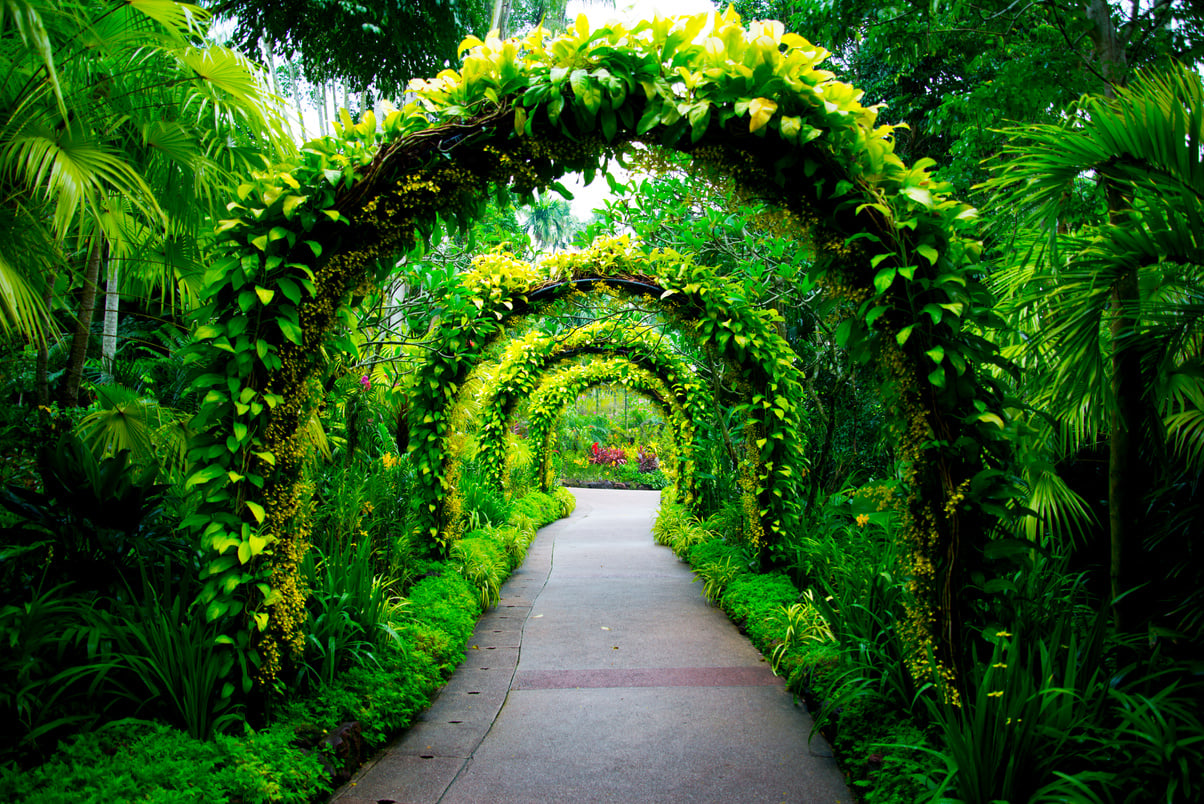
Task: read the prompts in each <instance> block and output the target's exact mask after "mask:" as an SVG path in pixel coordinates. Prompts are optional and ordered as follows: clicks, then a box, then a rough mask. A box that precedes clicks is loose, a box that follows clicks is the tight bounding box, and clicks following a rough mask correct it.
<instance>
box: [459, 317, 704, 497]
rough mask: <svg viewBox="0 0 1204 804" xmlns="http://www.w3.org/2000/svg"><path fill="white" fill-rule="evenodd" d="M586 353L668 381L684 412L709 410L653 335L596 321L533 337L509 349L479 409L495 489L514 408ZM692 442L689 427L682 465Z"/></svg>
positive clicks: (689, 376) (684, 367)
mask: <svg viewBox="0 0 1204 804" xmlns="http://www.w3.org/2000/svg"><path fill="white" fill-rule="evenodd" d="M588 354H601V355H607V356H616V355H618V356H622V357H623V358H624V359H625V361H626V362H628V363H631V364H633V365H635V366H638V367H640V368H642V369H644V370H646V371H647V372H649V373H650V374H653V375H655V376H656V377H657V378H658V379H660V380H661V381H663V382H664V384H665V385H666V387H667V390H668V392H669V395H670V399H671V400H672V401H673V403H674V404H675V405H676V406H677V407H678V408H679V409H681V410H688V411H691V412H693V413H694V414H695V415H698V416H702V415H705V414H706V413H708V412H709V411H710V410H711V407H712V405H711V399H710V394H709V393H708V392H707V389H706V388H705V386H703V385H701V384H700V383H699V382H697V380H696V379H695V373H694V371H693V370H692V369H691V367H690V366H689V364H688V363H687V362H686V361H685V360H684V359H683V358H681V357H680V356H679V355H677V354H675V353H674V352H673V350H672V349H670V348H668V346H667V344H665V343H664V342H663V338H662V337H661V336H660V335H659V333H657V332H656V331H654V330H651V329H647V328H636V329H632V328H629V327H625V326H621V325H616V324H614V323H612V322H608V321H596V322H592V323H590V324H587V325H585V326H582V327H577V328H575V329H573V330H570V331H569V332H567V333H561V334H557V333H541V332H533V333H530V334H529V335H527V336H525V337H523V338H520V339H516V340H515V341H513V342H512V343H511V345H510V346H509V347H508V348H507V350H506V352H505V354H504V356H503V358H502V361H501V363H500V365H499V366H498V370H497V372H496V376H495V379H494V384H493V386H492V387H491V388H490V389H489V391H488V393H487V395H486V397H485V399H484V402H483V404H482V406H481V419H482V423H481V427H480V429H479V433H478V437H479V441H480V445H479V448H478V452H477V455H478V457H480V458H482V459H483V460H484V462H485V464H486V466H487V467H488V472H489V479H490V481H491V482H492V483H493V484H494V485H495V486H500V485H501V476H502V465H503V464H504V450H505V442H504V439H505V434H506V432H507V430H508V427H507V425H508V422H509V419H510V415H511V411H512V410H513V408H514V406H515V404H516V403H517V402H518V401H519V400H520V399H522V398H524V397H527V396H530V395H531V394H532V393H533V392H534V391H535V390H536V388H537V387H538V386H539V384H540V382H542V381H543V380H544V377H545V372H547V371H548V370H549V369H550V368H552V367H554V366H556V365H558V364H560V363H563V362H564V361H566V360H571V359H573V358H576V357H578V356H581V355H588ZM693 440H694V439H693V428H692V427H691V438H690V440H689V441H688V442H685V443H683V445H682V449H683V454H682V456H681V457H682V458H683V460H686V459H689V458H690V452H691V450H692V445H693ZM684 482H685V486H684V488H683V489H682V491H683V492H684V493H685V494H686V495H687V496H689V495H691V494H692V490H693V485H692V480H691V479H690V478H685V479H684Z"/></svg>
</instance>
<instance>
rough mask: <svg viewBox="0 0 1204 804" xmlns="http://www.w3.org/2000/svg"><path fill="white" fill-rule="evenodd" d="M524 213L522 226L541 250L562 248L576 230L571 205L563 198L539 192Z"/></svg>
mask: <svg viewBox="0 0 1204 804" xmlns="http://www.w3.org/2000/svg"><path fill="white" fill-rule="evenodd" d="M525 213H526V214H525V217H524V219H523V228H524V229H526V230H527V233H528V234H530V235H531V236H532V237H533V238H535V242H536V243H537V244H538V246H539V249H540V250H541V251H555V250H557V249H560V248H564V247H565V246H567V245H568V244H569V242H570V241H571V240H572V237H573V235H574V234H575V233H576V231H577V221H576V219H574V218H573V210H572V207H570V206H569V202H568V201H565V200H564V199H563V198H550V197H549V196H547V195H545V194H543V193H540V194H539V195H537V196H536V197H535V200H534V202H533V203H531V204H530V205H529V206H527V208H526V210H525Z"/></svg>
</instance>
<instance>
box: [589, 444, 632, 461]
mask: <svg viewBox="0 0 1204 804" xmlns="http://www.w3.org/2000/svg"><path fill="white" fill-rule="evenodd" d="M589 462H590V463H592V464H596V465H602V466H622V465H623V464H625V463H627V453H625V452H623V450H622V449H621V448H619V447H600V446H598V442H597V441H595V442H594V444H593V446H592V447H590V452H589Z"/></svg>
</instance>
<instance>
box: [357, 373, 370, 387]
mask: <svg viewBox="0 0 1204 804" xmlns="http://www.w3.org/2000/svg"><path fill="white" fill-rule="evenodd" d="M360 385H361V386H363V388H364V390H365V391H367V390H368V389H370V388H371V387H372V378H371V377H369V376H368V375H367V374H365V375H364V376H363V377H360Z"/></svg>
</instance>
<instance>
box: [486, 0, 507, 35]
mask: <svg viewBox="0 0 1204 804" xmlns="http://www.w3.org/2000/svg"><path fill="white" fill-rule="evenodd" d="M509 24H510V0H493V20H492V21H491V22H490V24H489V29H490V30H491V31H497V32H498V35H499V36H501V38H502V39H505V38H506V29H507V27H508V26H509Z"/></svg>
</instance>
